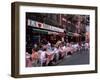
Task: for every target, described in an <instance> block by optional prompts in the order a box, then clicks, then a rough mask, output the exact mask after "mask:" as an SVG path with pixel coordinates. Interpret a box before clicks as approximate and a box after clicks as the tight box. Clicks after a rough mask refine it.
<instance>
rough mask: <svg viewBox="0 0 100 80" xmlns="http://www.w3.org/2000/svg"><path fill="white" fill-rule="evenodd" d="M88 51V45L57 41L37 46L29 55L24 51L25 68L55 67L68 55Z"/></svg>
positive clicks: (35, 45)
mask: <svg viewBox="0 0 100 80" xmlns="http://www.w3.org/2000/svg"><path fill="white" fill-rule="evenodd" d="M83 48H84V50H86V49H89V43H86V42H84V43H81V44H79V43H73V42H70V43H68V42H67V43H66V42H62V41H57V42H56V44H51V43H50V42H49V41H48V42H47V44H42V45H37V44H34V47H33V48H32V49H31V54H29V53H28V52H27V51H26V67H39V66H52V65H56V64H57V63H58V62H60V61H61V60H62V59H64V58H65V57H66V56H68V55H70V56H71V55H73V54H74V53H76V52H77V51H80V50H81V49H83Z"/></svg>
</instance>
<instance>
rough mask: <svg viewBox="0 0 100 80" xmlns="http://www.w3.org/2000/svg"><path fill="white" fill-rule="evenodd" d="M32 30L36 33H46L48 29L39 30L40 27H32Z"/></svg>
mask: <svg viewBox="0 0 100 80" xmlns="http://www.w3.org/2000/svg"><path fill="white" fill-rule="evenodd" d="M32 30H33V32H36V33H40V34H48V31H46V30H41V29H34V28H33V29H32Z"/></svg>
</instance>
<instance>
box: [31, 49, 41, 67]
mask: <svg viewBox="0 0 100 80" xmlns="http://www.w3.org/2000/svg"><path fill="white" fill-rule="evenodd" d="M31 58H32V64H33V66H35V67H36V66H38V60H39V54H38V52H37V49H36V48H33V49H32V55H31Z"/></svg>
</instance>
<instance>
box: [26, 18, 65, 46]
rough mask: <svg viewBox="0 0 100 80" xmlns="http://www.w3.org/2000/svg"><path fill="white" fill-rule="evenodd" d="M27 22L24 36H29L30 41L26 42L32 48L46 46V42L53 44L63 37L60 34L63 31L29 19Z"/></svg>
mask: <svg viewBox="0 0 100 80" xmlns="http://www.w3.org/2000/svg"><path fill="white" fill-rule="evenodd" d="M27 22H28V23H27V26H26V27H27V29H26V32H27V33H26V36H27V35H29V36H30V37H29V38H30V40H29V41H28V40H26V41H28V42H30V43H31V45H32V47H33V46H34V44H41V43H45V44H46V43H47V42H48V41H49V42H50V43H51V44H55V43H56V42H57V41H58V40H62V37H63V36H61V34H63V33H64V29H61V28H58V27H55V26H51V25H47V24H44V23H40V22H37V21H33V20H30V19H28V21H27ZM29 32H31V33H29ZM26 39H27V38H26Z"/></svg>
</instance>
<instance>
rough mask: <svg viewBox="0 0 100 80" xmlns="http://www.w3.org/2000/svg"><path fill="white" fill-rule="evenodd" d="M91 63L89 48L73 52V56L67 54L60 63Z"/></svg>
mask: <svg viewBox="0 0 100 80" xmlns="http://www.w3.org/2000/svg"><path fill="white" fill-rule="evenodd" d="M80 64H89V50H86V51H84V50H82V51H80V52H77V53H75V54H73V55H72V56H66V57H65V58H64V59H63V60H62V61H60V62H59V63H58V64H57V66H58V65H80Z"/></svg>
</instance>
